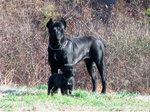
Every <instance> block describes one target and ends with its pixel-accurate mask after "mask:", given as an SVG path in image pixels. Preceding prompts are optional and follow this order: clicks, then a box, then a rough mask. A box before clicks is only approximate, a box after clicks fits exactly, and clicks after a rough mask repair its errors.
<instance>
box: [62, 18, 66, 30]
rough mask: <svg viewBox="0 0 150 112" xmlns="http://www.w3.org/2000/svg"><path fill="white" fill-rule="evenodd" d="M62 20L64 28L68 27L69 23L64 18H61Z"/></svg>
mask: <svg viewBox="0 0 150 112" xmlns="http://www.w3.org/2000/svg"><path fill="white" fill-rule="evenodd" d="M60 22H61V23H62V24H63V25H64V28H66V26H67V24H66V21H65V19H64V18H61V20H60Z"/></svg>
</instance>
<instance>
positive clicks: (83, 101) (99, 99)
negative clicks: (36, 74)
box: [0, 85, 150, 112]
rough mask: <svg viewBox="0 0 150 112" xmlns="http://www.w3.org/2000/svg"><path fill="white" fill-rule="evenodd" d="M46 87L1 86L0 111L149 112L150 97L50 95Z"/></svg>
mask: <svg viewBox="0 0 150 112" xmlns="http://www.w3.org/2000/svg"><path fill="white" fill-rule="evenodd" d="M46 93H47V86H45V85H43V86H38V87H32V88H31V87H25V86H24V87H21V86H16V87H9V86H0V111H51V112H56V111H150V96H141V95H140V94H135V93H128V92H120V93H107V94H106V95H104V94H100V93H92V92H87V91H83V90H75V91H74V93H73V95H72V96H66V95H64V96H62V95H61V94H60V93H58V94H55V95H54V96H47V94H46Z"/></svg>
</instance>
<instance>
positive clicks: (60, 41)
mask: <svg viewBox="0 0 150 112" xmlns="http://www.w3.org/2000/svg"><path fill="white" fill-rule="evenodd" d="M47 28H48V30H49V35H50V37H49V46H48V61H49V64H50V66H51V71H52V73H53V74H54V73H58V69H59V68H61V67H62V66H64V65H65V64H68V65H75V64H77V63H78V62H79V61H81V60H84V61H85V63H86V66H87V70H88V72H89V74H90V76H91V78H92V83H93V92H94V91H96V89H97V75H96V74H95V72H94V69H93V63H96V66H97V68H98V70H99V72H100V75H101V79H102V86H103V88H102V93H105V92H106V87H107V79H106V74H105V59H104V57H105V52H104V50H105V45H104V43H103V42H102V41H101V40H99V39H97V38H95V37H92V36H83V37H77V38H72V39H69V38H66V36H65V28H66V22H65V20H64V19H63V18H62V19H61V20H60V21H53V20H52V19H50V20H49V22H48V23H47Z"/></svg>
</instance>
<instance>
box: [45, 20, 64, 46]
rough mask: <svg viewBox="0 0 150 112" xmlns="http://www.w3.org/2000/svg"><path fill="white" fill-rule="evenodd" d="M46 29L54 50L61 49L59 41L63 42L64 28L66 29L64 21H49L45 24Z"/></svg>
mask: <svg viewBox="0 0 150 112" xmlns="http://www.w3.org/2000/svg"><path fill="white" fill-rule="evenodd" d="M46 26H47V28H48V31H49V35H50V41H51V44H52V46H53V47H54V48H59V47H61V41H63V39H64V36H65V28H66V21H65V20H64V18H61V19H60V20H58V21H57V20H54V21H53V20H52V19H50V20H49V21H48V23H47V25H46Z"/></svg>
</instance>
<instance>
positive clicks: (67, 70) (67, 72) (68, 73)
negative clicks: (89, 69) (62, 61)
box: [61, 65, 76, 77]
mask: <svg viewBox="0 0 150 112" xmlns="http://www.w3.org/2000/svg"><path fill="white" fill-rule="evenodd" d="M61 71H62V72H63V74H64V76H65V77H72V76H74V75H75V72H76V69H75V67H74V66H68V65H64V66H63V67H61Z"/></svg>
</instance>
